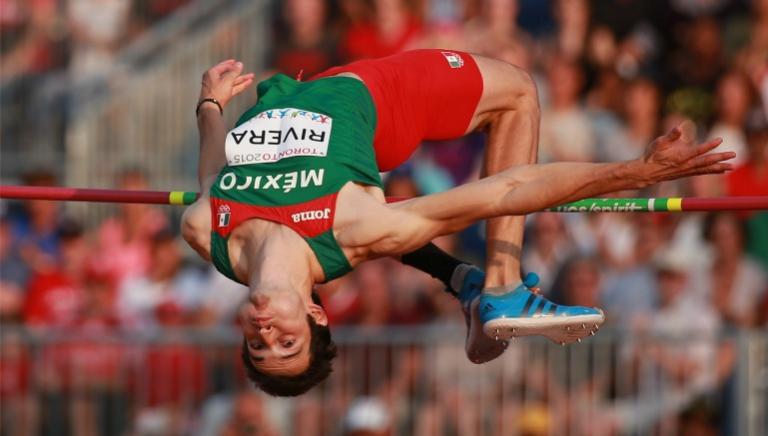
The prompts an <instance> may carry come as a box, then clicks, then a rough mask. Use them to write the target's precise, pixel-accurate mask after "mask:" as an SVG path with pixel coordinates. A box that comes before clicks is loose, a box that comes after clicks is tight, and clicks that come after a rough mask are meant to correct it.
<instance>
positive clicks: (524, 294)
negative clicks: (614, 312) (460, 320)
mask: <svg viewBox="0 0 768 436" xmlns="http://www.w3.org/2000/svg"><path fill="white" fill-rule="evenodd" d="M538 282H539V277H538V276H537V275H536V274H533V273H529V274H528V275H527V276H526V277H525V280H524V281H523V283H522V284H521V285H520V286H518V287H517V288H515V289H514V290H512V291H510V292H508V293H506V294H503V295H491V294H487V293H486V294H482V295H481V297H480V298H479V300H480V304H479V314H480V321H481V322H482V323H483V331H484V332H485V334H486V335H488V336H489V337H491V338H494V339H496V340H498V341H503V340H507V339H509V338H515V337H518V336H528V335H542V336H546V337H547V338H549V339H550V340H552V341H553V342H555V343H558V344H561V345H565V344H568V343H571V342H576V341H579V342H581V339H582V338H584V337H585V336H588V335H594V334H595V333H596V332H597V330H598V329H599V328H600V325H602V323H603V321H605V315H604V314H603V311H602V310H600V309H597V308H592V307H582V306H563V305H558V304H554V303H552V302H551V301H549V300H547V299H546V298H544V297H542V296H541V295H538V293H537V292H536V291H537V290H536V288H535V286H536V284H537V283H538Z"/></svg>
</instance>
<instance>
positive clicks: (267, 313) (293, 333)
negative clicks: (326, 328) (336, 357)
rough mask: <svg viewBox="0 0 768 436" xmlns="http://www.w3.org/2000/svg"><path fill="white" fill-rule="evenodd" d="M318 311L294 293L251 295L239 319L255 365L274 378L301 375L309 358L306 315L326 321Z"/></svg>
mask: <svg viewBox="0 0 768 436" xmlns="http://www.w3.org/2000/svg"><path fill="white" fill-rule="evenodd" d="M311 306H314V305H312V304H311ZM317 309H318V308H317V307H316V306H315V307H314V308H313V307H308V306H307V304H305V302H304V299H303V298H302V297H301V295H300V294H299V293H297V292H292V291H277V290H275V291H263V290H260V291H255V292H252V293H251V295H250V298H249V299H248V301H246V302H244V303H243V304H242V306H241V307H240V311H239V318H240V326H241V328H242V330H243V335H244V336H245V341H246V343H247V344H248V351H249V353H250V355H251V361H252V362H253V364H254V366H255V367H256V368H257V369H258V370H259V371H262V372H266V373H270V374H274V375H286V376H292V375H298V374H301V373H302V372H303V371H304V370H305V369H306V368H307V366H309V358H310V353H309V344H310V334H309V324H308V323H307V314H308V313H310V314H314V316H315V318H316V319H315V322H317V323H318V324H323V325H325V324H327V322H328V321H327V319H326V318H325V314H324V313H323V314H320V313H318V312H317ZM320 311H322V309H320Z"/></svg>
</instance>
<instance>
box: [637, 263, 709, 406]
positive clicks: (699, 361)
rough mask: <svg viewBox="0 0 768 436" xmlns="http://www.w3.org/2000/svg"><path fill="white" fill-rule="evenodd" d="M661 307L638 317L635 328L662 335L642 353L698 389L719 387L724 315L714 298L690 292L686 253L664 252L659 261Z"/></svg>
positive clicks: (670, 376) (668, 375)
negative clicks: (719, 340) (719, 347)
mask: <svg viewBox="0 0 768 436" xmlns="http://www.w3.org/2000/svg"><path fill="white" fill-rule="evenodd" d="M654 267H655V271H656V279H657V283H658V285H657V289H658V307H657V309H656V310H655V311H654V312H653V313H652V314H650V316H648V317H647V318H639V319H636V320H635V325H634V327H635V328H636V329H638V331H636V332H635V333H636V334H638V335H640V336H642V335H643V334H647V335H649V336H650V337H654V338H658V339H659V340H660V341H661V342H659V343H651V344H647V343H646V344H644V345H643V346H642V349H641V350H638V353H640V354H641V356H642V357H644V358H650V359H651V360H653V361H654V362H655V363H656V364H658V365H659V366H660V367H661V369H662V371H663V373H664V375H665V377H666V378H668V379H669V380H671V381H672V383H673V384H674V385H678V386H684V387H685V388H686V389H688V390H694V391H696V392H697V393H701V392H703V391H709V390H711V389H714V388H715V380H716V374H717V372H716V370H715V362H716V357H717V355H716V352H717V348H716V343H715V340H716V336H717V334H718V331H719V329H720V318H719V316H718V314H717V312H716V311H715V310H714V308H713V307H712V305H711V304H710V303H709V301H706V300H700V299H696V298H695V297H694V296H692V295H690V292H688V287H689V272H688V271H689V270H690V265H689V264H688V259H687V257H686V255H685V254H684V253H674V252H672V251H663V252H662V253H661V254H659V255H658V256H657V257H656V259H655V260H654Z"/></svg>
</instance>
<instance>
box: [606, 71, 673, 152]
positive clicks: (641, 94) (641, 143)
mask: <svg viewBox="0 0 768 436" xmlns="http://www.w3.org/2000/svg"><path fill="white" fill-rule="evenodd" d="M623 101H624V108H623V114H624V116H625V119H626V126H625V127H624V128H622V129H619V130H618V131H617V132H616V133H615V134H614V135H613V136H612V137H610V138H607V140H606V143H605V144H604V149H603V150H602V156H600V160H605V161H611V162H617V161H623V160H630V159H636V158H637V157H638V156H641V155H642V154H643V151H644V150H645V146H646V145H647V144H648V143H650V142H651V141H653V139H654V138H656V137H657V136H658V134H659V131H660V130H661V129H660V126H659V109H660V106H661V93H660V91H659V89H658V87H656V85H655V84H654V83H653V82H651V81H650V80H648V79H636V80H634V81H632V82H631V83H630V84H629V85H628V86H627V89H626V92H625V93H624V99H623Z"/></svg>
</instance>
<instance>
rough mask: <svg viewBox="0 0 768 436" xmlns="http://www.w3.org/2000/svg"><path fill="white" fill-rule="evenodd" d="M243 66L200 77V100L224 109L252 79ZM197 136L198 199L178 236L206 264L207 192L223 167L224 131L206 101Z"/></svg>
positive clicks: (226, 65)
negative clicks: (198, 141) (214, 101)
mask: <svg viewBox="0 0 768 436" xmlns="http://www.w3.org/2000/svg"><path fill="white" fill-rule="evenodd" d="M242 71H243V64H242V63H240V62H235V60H233V59H230V60H226V61H224V62H220V63H219V64H217V65H214V66H213V67H212V68H211V69H209V70H208V71H206V72H205V74H203V81H202V86H201V89H200V100H199V101H203V99H206V98H210V99H215V100H216V101H218V102H219V104H220V105H221V108H222V109H224V108H225V107H226V106H227V104H228V103H229V101H230V100H231V99H232V97H234V96H236V95H237V94H239V93H241V92H243V91H244V90H245V89H246V88H248V87H249V86H250V85H251V84H252V83H253V77H254V75H253V74H252V73H250V74H241V73H242ZM197 128H198V131H199V133H200V157H199V161H198V167H197V180H198V183H199V185H200V198H199V199H198V200H197V201H196V202H195V203H194V204H193V205H191V206H190V207H188V208H187V210H186V211H184V215H183V216H182V219H181V234H182V236H183V237H184V239H185V240H186V241H187V243H189V245H190V246H191V247H192V248H193V249H194V250H195V251H196V252H197V253H198V254H199V255H200V256H201V257H202V258H203V259H205V260H210V249H211V241H210V239H211V212H210V206H209V204H208V191H209V190H210V189H211V185H212V184H213V183H214V181H215V180H216V176H217V175H218V174H219V171H221V169H222V168H223V167H224V166H225V165H226V164H227V157H226V153H225V151H224V141H225V139H226V135H227V130H226V127H225V125H224V118H223V117H222V114H221V111H219V107H218V106H217V105H216V104H215V103H213V102H210V101H206V102H204V103H202V104H201V105H200V109H199V111H198V113H197Z"/></svg>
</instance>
